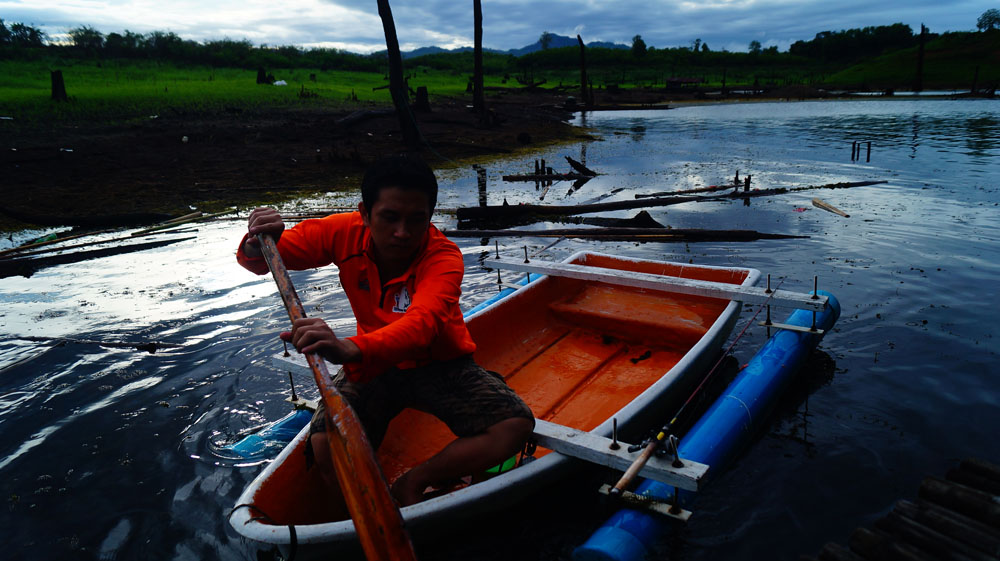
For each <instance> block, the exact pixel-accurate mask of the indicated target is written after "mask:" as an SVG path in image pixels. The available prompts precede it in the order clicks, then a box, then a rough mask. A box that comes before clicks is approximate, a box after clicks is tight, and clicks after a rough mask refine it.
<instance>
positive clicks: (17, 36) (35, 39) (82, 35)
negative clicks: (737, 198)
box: [0, 10, 1000, 74]
mask: <svg viewBox="0 0 1000 561" xmlns="http://www.w3.org/2000/svg"><path fill="white" fill-rule="evenodd" d="M977 26H978V27H979V29H980V30H982V31H985V32H989V31H992V30H994V29H996V28H1000V12H998V11H997V10H987V11H986V12H984V14H983V15H982V16H981V17H980V18H979V20H978V21H977ZM955 33H961V32H955ZM68 35H69V37H70V39H71V41H72V42H71V43H69V44H53V43H49V42H47V37H46V35H45V33H44V32H42V31H41V30H39V29H38V28H36V27H33V26H30V25H26V24H23V23H19V22H18V23H12V24H10V25H9V26H8V25H7V24H5V23H4V21H3V20H2V19H0V59H2V58H21V59H36V58H42V57H46V56H51V55H55V56H59V57H68V58H84V59H87V58H96V59H133V60H163V61H171V62H176V63H185V64H200V65H207V66H214V67H237V68H247V69H253V68H261V67H265V68H319V69H322V70H352V71H369V72H384V71H385V68H386V54H385V52H384V51H380V52H376V53H372V54H358V53H352V52H348V51H344V50H340V49H331V48H311V49H303V48H300V47H296V46H290V45H284V46H269V45H266V44H264V45H259V46H256V45H254V44H253V43H251V42H250V41H249V40H247V39H243V40H232V39H228V38H227V39H218V40H209V41H205V42H198V41H193V40H190V39H183V38H181V37H180V36H178V35H177V34H175V33H173V32H170V31H153V32H150V33H146V34H141V33H135V32H132V31H128V30H125V31H124V32H122V33H117V32H113V33H108V34H106V35H105V34H103V33H101V32H100V31H98V30H97V29H95V28H93V27H90V26H85V25H84V26H80V27H76V28H73V29H70V30H69V31H68ZM553 36H554V35H553V34H551V33H549V32H547V31H546V32H543V33H542V35H541V37H540V38H539V44H540V46H541V49H540V50H537V51H535V52H532V53H528V54H524V55H521V56H515V55H512V54H506V53H497V52H489V51H486V52H484V60H483V64H484V70H485V72H487V73H489V74H504V73H520V74H524V73H526V72H530V71H533V70H534V69H539V70H553V69H572V68H575V67H576V65H577V64H578V54H577V49H576V47H561V48H549V43H550V42H551V39H552V37H553ZM919 36H920V34H919V33H914V31H913V29H912V28H910V26H909V25H906V24H903V23H895V24H892V25H886V26H869V27H864V28H858V29H847V30H841V31H822V32H820V33H817V34H816V36H815V37H814V38H812V39H810V40H808V41H806V40H800V41H796V42H795V43H792V45H791V46H790V47H789V49H788V51H787V52H779V50H778V48H777V47H773V46H772V47H767V48H763V47H762V46H761V44H760V42H759V41H751V42H750V44H749V46H748V52H746V53H741V52H728V51H725V50H721V51H712V50H711V49H710V48H709V46H708V45H707V44H706V43H705V42H702V41H701V40H700V39H696V40H695V41H694V42H692V45H691V46H690V47H668V48H655V47H652V46H647V45H646V43H645V41H644V40H643V39H642V37H641V35H636V36H634V37H633V39H632V47H631V48H630V49H613V48H602V47H588V62H589V64H590V65H591V66H593V67H607V68H614V67H623V68H624V67H627V68H633V69H634V68H641V67H643V66H653V65H657V66H659V67H661V68H662V67H665V66H666V67H672V68H677V67H682V68H685V69H689V68H692V67H696V66H699V65H705V66H732V67H739V66H750V65H754V66H768V65H771V66H779V65H802V64H806V65H808V64H809V63H814V64H816V65H831V64H837V65H839V64H850V63H854V62H857V61H860V60H863V59H865V58H870V57H874V56H878V55H881V54H884V53H887V52H891V51H896V50H900V49H906V48H910V47H913V46H915V45H916V44H917V43H918V40H919ZM935 37H938V35H937V34H927V35H926V36H925V39H926V40H930V39H933V38H935ZM546 39H549V40H548V41H546ZM472 64H473V60H472V53H471V51H470V52H444V53H436V54H428V55H423V56H419V57H415V58H412V59H409V60H408V65H410V66H424V67H429V68H435V69H439V70H446V71H453V72H469V71H471V68H472Z"/></svg>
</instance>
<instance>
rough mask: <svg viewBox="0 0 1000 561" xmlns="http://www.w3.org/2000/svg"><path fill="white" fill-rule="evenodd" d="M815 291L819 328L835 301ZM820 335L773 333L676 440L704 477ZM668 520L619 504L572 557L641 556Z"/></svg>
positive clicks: (659, 493) (653, 485)
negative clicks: (821, 304)
mask: <svg viewBox="0 0 1000 561" xmlns="http://www.w3.org/2000/svg"><path fill="white" fill-rule="evenodd" d="M818 293H819V294H821V295H824V296H826V297H828V298H829V304H828V305H827V307H826V309H825V310H823V311H822V312H816V327H817V328H818V329H822V330H823V331H824V332H825V331H827V330H829V329H830V328H831V327H833V324H834V323H836V321H837V318H839V317H840V303H839V302H838V301H837V299H836V298H834V296H833V295H832V294H830V293H829V292H824V291H822V290H821V291H819V292H818ZM812 322H813V312H811V311H806V310H796V311H795V312H793V313H792V314H791V315H790V316H789V317H788V320H787V321H785V323H787V324H790V325H798V326H803V327H809V326H811V325H812ZM820 339H822V334H816V333H803V332H799V331H790V330H785V329H782V330H779V331H778V332H777V333H775V334H774V336H773V337H771V338H770V339H768V341H767V343H765V344H764V346H763V347H761V349H760V350H759V351H758V352H757V354H756V355H754V357H753V358H752V359H751V360H750V362H749V363H747V366H746V367H745V368H743V369H742V370H741V371H740V373H739V374H738V375H737V377H736V379H735V380H733V382H732V383H731V384H729V387H727V388H726V390H725V391H724V392H723V393H722V395H721V396H720V397H719V398H718V399H717V400H716V401H715V403H713V404H712V406H711V407H710V408H709V409H708V411H706V412H705V414H704V415H703V416H702V417H701V419H699V420H698V422H697V423H696V424H695V426H694V427H692V428H691V430H690V431H689V432H688V433H687V435H685V437H684V438H683V439H682V440H681V442H680V446H679V447H678V453H679V455H680V457H681V458H683V459H687V460H692V461H695V462H699V463H703V464H708V465H709V472H708V474H709V476H710V477H712V476H715V475H718V474H719V473H721V472H722V470H723V469H725V467H726V465H727V464H728V463H729V462H730V461H732V459H733V458H734V457H735V455H736V454H737V453H738V452H739V451H740V450H741V449H742V448H743V446H745V445H746V444H747V443H748V442H749V441H750V439H751V438H752V437H753V436H754V435H755V434H756V433H757V431H758V430H759V429H760V428H761V425H762V424H763V422H764V421H765V420H766V419H767V417H768V414H769V413H770V412H771V409H773V407H774V405H775V404H776V403H777V401H778V397H779V396H780V395H781V393H782V392H783V391H784V389H785V388H786V387H787V386H788V383H789V382H790V381H791V380H792V378H793V376H794V374H795V372H796V371H798V369H799V368H800V367H801V366H802V364H803V363H804V362H805V360H806V358H807V357H808V356H809V352H810V351H811V350H812V349H813V348H814V347H815V346H816V345H817V344H818V343H819V341H820ZM635 492H636V493H637V494H639V495H645V496H648V497H652V498H655V499H658V500H661V501H666V502H671V501H672V500H673V495H674V487H672V486H670V485H665V484H663V483H659V482H656V481H652V480H648V479H647V480H644V481H643V482H642V483H641V484H640V485H639V487H638V488H637V489H636V491H635ZM695 496H696V494H695V493H692V492H689V491H684V490H681V491H680V493H679V494H678V497H677V498H678V501H679V503H680V504H681V505H682V506H685V505H687V504H689V503H690V502H691V501H692V500H693V499H694V497H695ZM668 524H669V522H668V519H666V518H665V517H663V516H662V515H658V514H655V513H650V512H646V511H641V510H635V509H631V508H623V509H621V510H619V511H618V512H616V513H615V514H613V515H612V516H611V517H610V518H609V519H608V520H607V521H606V522H605V523H604V525H603V526H601V527H600V528H598V529H597V530H596V531H595V532H594V533H593V534H592V535H591V536H590V538H589V539H588V540H587V541H586V542H585V543H584V544H583V545H581V546H580V547H578V548H576V550H575V551H574V552H573V559H574V561H641V560H642V559H645V558H646V556H647V555H648V554H649V553H650V551H649V548H650V546H651V545H652V543H653V542H654V541H655V540H656V538H657V536H659V535H660V534H662V533H663V532H664V531H665V530H666V529H667V528H668Z"/></svg>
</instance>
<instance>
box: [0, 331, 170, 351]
mask: <svg viewBox="0 0 1000 561" xmlns="http://www.w3.org/2000/svg"><path fill="white" fill-rule="evenodd" d="M9 339H10V340H18V341H32V342H35V343H54V344H56V345H64V344H66V343H75V344H78V345H100V346H102V347H110V348H112V349H136V350H138V351H146V352H147V353H150V354H152V353H155V352H156V351H157V350H158V349H180V348H182V347H184V345H178V344H176V343H161V342H159V341H143V342H139V343H128V342H124V341H95V340H92V339H73V338H71V337H35V336H27V335H15V336H14V337H10V338H9Z"/></svg>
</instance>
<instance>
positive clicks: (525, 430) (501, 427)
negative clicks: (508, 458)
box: [486, 417, 535, 448]
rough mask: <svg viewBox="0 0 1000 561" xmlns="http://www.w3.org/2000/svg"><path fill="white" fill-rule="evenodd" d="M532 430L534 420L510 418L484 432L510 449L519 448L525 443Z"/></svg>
mask: <svg viewBox="0 0 1000 561" xmlns="http://www.w3.org/2000/svg"><path fill="white" fill-rule="evenodd" d="M534 428H535V421H534V419H528V418H527V417H511V418H509V419H504V420H502V421H500V422H498V423H496V424H494V425H493V426H491V427H490V428H488V429H486V432H487V433H489V434H490V435H492V436H493V437H495V438H497V439H501V440H502V441H503V442H504V443H506V444H507V445H508V446H510V447H515V448H520V447H521V446H522V445H524V443H525V442H527V440H528V437H530V436H531V433H532V431H533V430H534Z"/></svg>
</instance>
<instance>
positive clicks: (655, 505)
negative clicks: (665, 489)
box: [597, 485, 691, 522]
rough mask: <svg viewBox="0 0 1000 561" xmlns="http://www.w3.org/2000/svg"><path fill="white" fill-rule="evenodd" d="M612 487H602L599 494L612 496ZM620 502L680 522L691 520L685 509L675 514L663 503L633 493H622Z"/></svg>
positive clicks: (678, 510)
mask: <svg viewBox="0 0 1000 561" xmlns="http://www.w3.org/2000/svg"><path fill="white" fill-rule="evenodd" d="M611 489H612V487H611V485H602V486H601V488H600V489H598V490H597V492H598V493H600V494H602V495H610V494H611ZM619 500H621V501H622V502H624V503H625V504H626V505H627V506H629V507H631V508H636V509H642V510H648V511H650V512H655V513H657V514H662V515H663V516H667V517H670V518H673V519H675V520H678V521H680V522H687V521H688V520H690V519H691V511H690V510H684V509H683V508H678V509H677V512H673V511H672V509H671V506H670V505H669V504H667V503H665V502H663V501H658V500H656V499H652V498H650V497H647V496H645V495H637V494H635V493H633V492H632V491H622V493H621V495H620V496H619Z"/></svg>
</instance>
